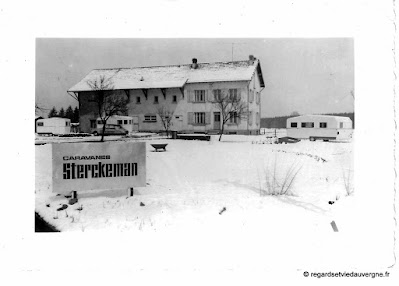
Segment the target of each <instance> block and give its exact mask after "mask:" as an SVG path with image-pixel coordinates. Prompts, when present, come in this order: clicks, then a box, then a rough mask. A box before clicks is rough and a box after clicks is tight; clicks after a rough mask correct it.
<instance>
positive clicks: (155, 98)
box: [154, 96, 159, 104]
mask: <svg viewBox="0 0 399 286" xmlns="http://www.w3.org/2000/svg"><path fill="white" fill-rule="evenodd" d="M158 102H159V101H158V96H154V103H155V104H157V103H158Z"/></svg>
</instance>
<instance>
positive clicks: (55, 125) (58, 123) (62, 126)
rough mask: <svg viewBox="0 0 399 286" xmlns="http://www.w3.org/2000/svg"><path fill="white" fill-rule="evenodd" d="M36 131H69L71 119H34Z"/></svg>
mask: <svg viewBox="0 0 399 286" xmlns="http://www.w3.org/2000/svg"><path fill="white" fill-rule="evenodd" d="M36 133H37V134H39V135H64V134H69V133H71V120H70V119H68V118H60V117H51V118H45V119H38V120H36Z"/></svg>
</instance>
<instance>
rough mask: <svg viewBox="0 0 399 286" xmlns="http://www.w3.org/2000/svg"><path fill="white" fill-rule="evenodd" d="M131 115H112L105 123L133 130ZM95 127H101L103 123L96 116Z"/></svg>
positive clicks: (129, 130)
mask: <svg viewBox="0 0 399 286" xmlns="http://www.w3.org/2000/svg"><path fill="white" fill-rule="evenodd" d="M133 123H134V122H133V117H130V116H122V115H112V116H111V117H110V118H108V120H107V124H109V125H119V126H121V127H122V128H124V129H125V130H127V131H128V132H132V131H133ZM96 127H97V128H96V129H101V128H102V127H103V123H102V121H101V118H100V117H99V118H97V126H96Z"/></svg>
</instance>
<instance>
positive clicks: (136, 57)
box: [36, 38, 354, 117]
mask: <svg viewBox="0 0 399 286" xmlns="http://www.w3.org/2000/svg"><path fill="white" fill-rule="evenodd" d="M249 55H254V56H255V57H257V58H258V59H260V63H261V67H262V72H263V77H264V80H265V85H266V87H265V89H264V90H263V91H262V117H272V116H280V115H289V114H291V113H292V112H293V111H297V112H299V113H300V114H307V113H330V112H350V111H353V110H354V102H353V97H352V95H351V91H353V92H354V50H353V39H350V38H340V39H294V38H291V39H284V38H273V39H270V38H268V39H254V38H249V39H53V38H45V39H44V38H41V39H37V40H36V103H37V104H39V105H40V106H42V107H44V108H47V109H50V108H51V107H53V106H55V107H56V108H57V110H59V109H60V108H61V107H64V109H66V108H67V107H68V106H69V105H72V106H73V107H75V106H77V104H78V103H77V101H76V100H75V99H73V98H72V97H71V96H69V95H68V93H67V92H66V91H67V90H68V89H69V88H70V87H72V86H73V85H75V84H76V83H77V82H78V81H80V80H81V79H82V78H83V77H84V76H85V75H86V74H88V73H89V72H90V71H91V70H92V69H95V68H115V67H136V66H159V65H175V64H189V63H191V59H192V58H194V57H195V58H197V59H198V62H216V61H218V62H219V61H231V60H232V59H233V60H246V59H248V56H249ZM47 113H48V112H45V115H46V114H47Z"/></svg>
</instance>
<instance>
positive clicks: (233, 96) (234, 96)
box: [229, 88, 237, 100]
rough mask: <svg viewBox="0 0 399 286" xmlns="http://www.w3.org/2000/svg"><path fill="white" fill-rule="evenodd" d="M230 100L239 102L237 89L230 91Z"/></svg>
mask: <svg viewBox="0 0 399 286" xmlns="http://www.w3.org/2000/svg"><path fill="white" fill-rule="evenodd" d="M229 99H230V100H237V89H236V88H233V89H229Z"/></svg>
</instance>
